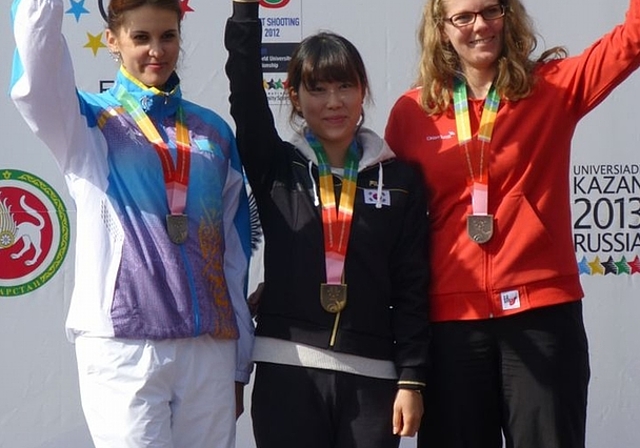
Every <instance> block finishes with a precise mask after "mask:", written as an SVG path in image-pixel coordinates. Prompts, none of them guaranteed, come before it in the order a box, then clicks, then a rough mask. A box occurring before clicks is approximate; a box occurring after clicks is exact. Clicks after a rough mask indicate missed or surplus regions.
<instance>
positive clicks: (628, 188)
mask: <svg viewBox="0 0 640 448" xmlns="http://www.w3.org/2000/svg"><path fill="white" fill-rule="evenodd" d="M64 2H65V5H66V8H65V11H66V13H65V19H64V33H65V36H66V38H67V42H68V44H69V47H70V49H71V53H72V55H73V59H74V66H75V71H76V77H77V84H78V87H79V88H80V89H83V90H89V91H100V90H104V89H107V88H109V87H110V86H111V83H112V79H113V77H114V76H115V73H116V70H117V66H116V63H115V62H114V61H113V60H112V59H111V57H110V55H109V53H108V51H107V48H106V42H105V35H104V28H105V25H104V19H103V16H104V10H105V9H106V5H107V3H108V0H64ZM10 3H11V2H9V1H6V0H5V5H4V7H3V9H2V10H0V22H1V23H2V25H1V26H0V42H1V44H0V60H2V61H3V64H2V67H3V68H2V70H0V85H3V86H5V89H8V86H9V80H10V77H11V69H10V66H11V61H12V57H13V38H12V35H11V26H10V19H9V18H10ZM181 3H182V7H183V10H184V11H185V20H184V23H183V54H182V58H181V62H180V65H179V72H180V75H181V77H182V79H183V92H184V95H185V97H187V98H188V99H191V100H194V101H196V102H198V103H200V104H202V105H204V106H208V107H210V108H212V109H214V110H215V111H217V112H218V113H220V114H221V115H222V116H223V117H225V118H227V119H228V120H229V121H230V116H229V113H228V103H227V97H228V86H227V80H226V78H225V76H224V63H225V60H226V52H225V50H224V47H223V43H222V38H223V28H224V24H225V20H226V18H227V17H228V16H229V15H230V13H231V1H230V0H181ZM525 5H526V6H527V8H528V10H529V12H530V13H531V15H532V16H533V17H534V19H535V23H536V26H537V29H538V31H539V32H540V34H541V36H543V37H544V38H540V41H539V49H538V52H539V53H541V52H542V51H543V50H544V49H545V48H548V47H551V46H554V45H565V46H566V47H567V48H568V49H569V52H570V53H571V54H576V53H579V52H581V51H582V50H583V49H584V48H585V47H586V46H587V45H589V44H590V43H591V42H593V41H595V40H596V39H597V38H598V37H599V36H600V35H602V34H603V33H605V32H607V31H608V30H609V29H611V28H612V27H613V26H614V25H615V24H617V23H619V22H620V21H621V20H622V19H623V17H624V13H625V10H626V7H627V2H626V0H611V1H607V2H596V1H584V0H566V1H564V2H557V1H553V0H536V1H534V0H525ZM422 6H423V0H400V1H398V0H321V1H320V0H262V8H261V11H262V12H261V17H262V19H263V25H264V36H263V38H264V42H265V45H264V50H263V67H264V72H265V77H264V84H265V89H266V90H267V92H268V95H269V99H270V103H271V104H272V106H273V110H274V113H275V114H276V117H277V122H278V125H279V127H280V128H281V130H282V132H283V133H284V134H288V133H289V127H288V124H287V122H286V116H287V106H286V103H284V104H283V101H282V99H283V94H284V82H285V73H286V66H287V63H288V60H289V55H290V54H291V50H292V49H293V47H294V46H295V44H296V43H297V42H299V41H300V40H301V39H302V38H303V37H304V36H306V35H309V34H311V33H314V32H316V31H319V30H332V31H335V32H338V33H340V34H343V35H344V36H345V37H347V38H348V39H350V40H351V41H352V42H353V43H354V44H355V45H356V46H357V47H358V48H359V49H360V51H361V53H362V55H363V58H364V60H365V63H366V64H367V68H368V71H369V75H370V78H371V88H372V91H373V102H372V104H370V105H369V106H368V110H367V125H368V126H369V127H371V128H373V129H374V130H376V131H377V132H378V133H380V134H382V133H383V132H384V125H385V122H386V118H387V115H388V112H389V110H390V108H391V106H392V105H393V103H394V101H395V100H396V99H397V97H398V96H399V95H400V94H401V93H402V92H403V91H404V90H406V89H407V88H408V87H409V86H410V85H411V83H412V81H413V79H414V78H415V74H416V63H417V58H418V48H417V43H416V42H417V39H416V31H417V26H418V22H419V19H420V14H421V10H422ZM52 82H54V81H53V80H52ZM5 92H6V90H5ZM639 93H640V73H638V74H635V75H633V76H632V77H631V78H630V79H629V80H627V81H626V82H625V83H624V84H623V85H622V86H621V87H620V88H618V90H616V91H615V92H614V94H613V95H611V97H610V98H608V99H607V100H606V101H605V102H604V103H603V104H601V105H600V106H598V108H597V109H596V110H595V111H593V112H592V113H591V114H590V115H589V116H587V117H586V118H585V119H584V120H583V122H582V123H581V125H580V126H579V127H578V130H577V132H576V135H575V138H574V144H573V155H572V168H571V172H570V173H567V175H568V176H570V179H571V185H572V201H573V203H572V207H573V216H574V220H573V222H574V233H575V253H576V262H577V263H578V265H579V268H580V272H581V278H582V281H583V285H584V287H585V292H586V297H585V319H586V325H587V331H588V335H589V340H590V349H591V364H592V379H591V386H590V399H589V416H588V434H587V436H588V437H587V440H588V447H589V448H601V447H612V448H631V447H635V446H638V436H640V429H639V425H638V423H639V422H640V420H639V418H638V416H639V415H640V350H638V348H637V347H638V345H637V344H638V341H640V325H638V322H639V321H640V294H639V292H640V126H638V118H637V117H638V114H637V98H638V94H639ZM0 111H1V117H2V119H1V120H0V134H1V135H3V136H4V137H3V139H2V142H1V143H0V155H1V157H0V397H2V398H1V399H0V447H1V448H45V447H46V448H87V447H91V446H92V444H91V442H90V438H89V435H88V431H87V429H86V425H85V423H84V419H83V417H82V412H81V410H80V404H79V395H78V387H77V374H76V370H75V358H74V354H73V346H72V345H71V344H70V343H68V342H67V341H66V340H65V336H64V331H63V326H64V319H65V314H66V310H67V307H68V301H69V298H70V294H71V289H72V286H73V266H74V252H75V240H74V231H75V218H76V215H75V211H74V205H73V202H72V201H71V199H70V197H69V195H68V193H67V191H66V187H65V185H64V181H63V178H62V176H61V174H60V172H59V171H58V169H57V167H56V165H55V163H54V162H53V158H52V157H51V156H50V155H49V153H48V152H47V150H46V148H45V147H44V146H43V144H42V143H41V142H40V141H38V140H37V139H36V138H35V137H34V136H33V135H32V133H31V132H30V131H29V129H28V128H27V126H26V125H25V123H24V122H23V121H22V119H21V118H20V117H19V116H18V114H17V112H16V110H15V108H14V107H13V105H12V104H11V102H10V100H9V98H8V96H7V95H3V96H2V97H0ZM634 111H635V112H634ZM9 218H11V219H9ZM77 250H91V248H90V247H80V248H77ZM256 260H257V261H256V262H254V263H253V265H252V268H251V287H250V288H253V287H254V286H255V284H256V283H257V282H258V281H259V280H260V278H261V274H262V270H261V267H260V262H259V260H260V259H259V257H257V259H256ZM249 394H250V386H249V387H248V388H247V393H246V402H247V403H246V405H247V409H248V406H249ZM237 445H238V446H239V447H242V448H251V447H254V446H255V445H254V443H253V439H252V434H251V422H250V417H249V415H248V412H247V413H245V415H244V416H242V417H241V418H240V420H239V433H238V443H237ZM414 445H415V442H414V441H412V440H403V442H402V446H403V447H405V448H406V447H410V446H414Z"/></svg>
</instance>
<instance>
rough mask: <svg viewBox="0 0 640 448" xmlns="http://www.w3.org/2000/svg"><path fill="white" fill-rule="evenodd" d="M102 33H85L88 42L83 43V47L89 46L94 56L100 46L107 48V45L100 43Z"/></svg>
mask: <svg viewBox="0 0 640 448" xmlns="http://www.w3.org/2000/svg"><path fill="white" fill-rule="evenodd" d="M102 34H103V33H99V34H96V35H93V34H91V33H87V39H88V42H87V43H86V44H85V45H84V48H91V51H93V55H94V56H96V55H97V54H98V50H99V49H100V48H107V46H106V45H105V44H103V43H102Z"/></svg>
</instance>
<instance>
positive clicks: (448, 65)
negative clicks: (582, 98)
mask: <svg viewBox="0 0 640 448" xmlns="http://www.w3.org/2000/svg"><path fill="white" fill-rule="evenodd" d="M445 2H446V0H427V1H426V3H425V5H424V10H423V13H422V21H421V23H420V30H419V33H418V38H419V43H420V47H421V56H420V71H419V75H418V79H417V81H416V86H421V87H422V93H421V98H420V103H421V105H422V108H423V109H424V110H425V111H426V112H427V113H429V114H441V113H444V112H445V111H446V110H447V109H448V107H449V105H450V103H451V98H452V80H453V78H454V77H455V76H460V75H461V70H460V58H459V56H458V54H457V53H456V52H455V50H454V49H453V47H452V46H451V45H450V44H448V43H447V42H445V41H444V40H443V39H442V36H443V33H444V24H445V22H444V19H445V10H444V4H445ZM500 4H502V5H504V7H505V11H506V13H505V17H504V19H503V20H504V28H503V31H502V32H503V48H502V54H501V55H500V57H499V58H498V75H497V77H496V80H495V86H496V89H497V90H498V93H499V94H500V97H501V98H504V99H508V100H510V101H517V100H519V99H522V98H525V97H526V96H528V95H529V94H530V93H531V91H532V90H533V85H534V83H535V79H534V75H533V68H534V67H535V66H536V64H537V63H539V62H544V61H547V60H550V59H558V58H563V57H566V56H567V52H566V50H565V49H564V48H563V47H553V48H551V49H549V50H547V51H545V52H544V53H542V55H541V56H540V57H539V58H537V59H535V60H534V59H533V58H532V54H533V52H534V51H535V49H536V47H537V45H538V41H537V39H536V34H535V31H534V27H533V22H532V20H531V17H529V15H528V14H527V12H526V10H525V7H524V5H522V3H521V2H520V0H501V1H500Z"/></svg>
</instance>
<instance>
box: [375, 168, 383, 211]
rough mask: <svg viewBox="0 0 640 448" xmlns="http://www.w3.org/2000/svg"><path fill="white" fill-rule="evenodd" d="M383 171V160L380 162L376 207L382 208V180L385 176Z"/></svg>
mask: <svg viewBox="0 0 640 448" xmlns="http://www.w3.org/2000/svg"><path fill="white" fill-rule="evenodd" d="M382 173H383V170H382V162H378V194H377V199H376V208H382V180H383V178H384V176H383V175H382Z"/></svg>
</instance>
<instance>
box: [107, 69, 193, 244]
mask: <svg viewBox="0 0 640 448" xmlns="http://www.w3.org/2000/svg"><path fill="white" fill-rule="evenodd" d="M125 74H126V73H125ZM151 89H152V90H154V91H157V92H155V93H158V94H161V93H162V92H161V91H160V90H158V89H155V88H153V87H152V88H151ZM115 97H116V99H117V100H118V101H119V102H120V104H121V105H122V107H123V108H124V110H125V111H127V113H128V114H129V115H131V118H133V120H134V121H135V122H136V125H137V126H138V128H139V129H140V131H141V132H142V134H143V135H144V136H145V137H146V138H147V139H148V140H149V142H150V143H151V144H152V145H153V147H154V148H155V150H156V153H157V154H158V157H159V158H160V162H161V163H162V172H163V175H164V183H165V186H166V191H167V202H168V205H169V211H170V214H168V215H167V216H166V225H167V234H168V236H169V239H170V240H171V242H173V243H175V244H183V243H184V242H185V241H186V240H187V236H188V219H187V215H186V214H185V213H184V210H185V208H186V206H187V189H188V186H189V170H190V166H191V142H190V139H189V130H188V129H187V127H186V125H185V118H184V110H183V109H182V105H179V106H178V109H177V111H176V146H177V163H176V164H175V165H174V163H173V158H172V157H171V152H170V150H169V145H168V144H167V143H166V142H165V141H164V140H163V139H162V137H161V136H160V133H159V132H158V130H157V128H156V127H155V125H154V124H153V122H152V121H151V119H150V118H149V116H148V115H147V114H146V113H145V112H144V110H143V109H142V107H141V105H140V104H139V103H138V101H136V99H135V98H134V97H133V96H132V95H131V94H130V93H129V92H127V90H126V89H125V88H124V87H123V86H122V85H120V86H119V87H118V88H117V89H116V92H115Z"/></svg>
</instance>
